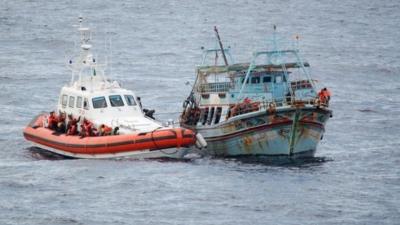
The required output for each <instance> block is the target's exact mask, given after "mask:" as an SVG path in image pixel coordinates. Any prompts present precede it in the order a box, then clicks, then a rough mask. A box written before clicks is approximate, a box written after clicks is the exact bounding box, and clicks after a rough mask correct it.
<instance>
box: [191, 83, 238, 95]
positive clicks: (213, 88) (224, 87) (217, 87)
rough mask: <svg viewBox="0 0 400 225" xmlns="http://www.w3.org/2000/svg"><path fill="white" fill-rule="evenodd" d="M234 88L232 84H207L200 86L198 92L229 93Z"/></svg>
mask: <svg viewBox="0 0 400 225" xmlns="http://www.w3.org/2000/svg"><path fill="white" fill-rule="evenodd" d="M230 88H232V83H231V82H218V83H206V84H200V85H199V86H198V90H197V91H198V92H201V93H204V92H227V91H229V89H230Z"/></svg>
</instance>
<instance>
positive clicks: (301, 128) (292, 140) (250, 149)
mask: <svg viewBox="0 0 400 225" xmlns="http://www.w3.org/2000/svg"><path fill="white" fill-rule="evenodd" d="M330 116H331V111H330V110H327V109H321V108H316V107H301V108H292V107H282V108H281V109H279V108H278V109H277V111H276V112H275V113H273V114H269V113H268V112H266V111H264V112H262V111H261V112H260V111H259V112H254V113H248V114H244V115H240V116H236V117H234V118H231V119H228V120H226V121H225V122H223V123H220V124H218V125H216V126H213V127H210V126H208V127H204V128H202V127H201V126H197V127H196V129H197V131H198V132H199V133H200V134H202V135H203V137H204V138H205V140H206V141H207V144H208V147H207V152H208V154H210V155H212V156H217V157H234V156H246V155H264V156H290V157H298V156H301V157H303V156H306V157H312V156H314V153H315V151H316V148H317V145H318V143H319V141H320V140H321V139H322V137H323V134H324V131H325V129H324V127H325V123H326V122H327V120H328V119H329V117H330Z"/></svg>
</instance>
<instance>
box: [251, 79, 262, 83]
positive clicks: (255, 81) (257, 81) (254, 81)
mask: <svg viewBox="0 0 400 225" xmlns="http://www.w3.org/2000/svg"><path fill="white" fill-rule="evenodd" d="M251 83H252V84H258V83H260V77H252V78H251Z"/></svg>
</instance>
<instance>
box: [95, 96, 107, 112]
mask: <svg viewBox="0 0 400 225" xmlns="http://www.w3.org/2000/svg"><path fill="white" fill-rule="evenodd" d="M92 102H93V108H95V109H98V108H106V107H107V102H106V98H104V97H96V98H93V99H92Z"/></svg>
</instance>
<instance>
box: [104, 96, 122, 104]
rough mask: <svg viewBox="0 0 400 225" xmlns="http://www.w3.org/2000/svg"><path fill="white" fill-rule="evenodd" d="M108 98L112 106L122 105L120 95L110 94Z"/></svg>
mask: <svg viewBox="0 0 400 225" xmlns="http://www.w3.org/2000/svg"><path fill="white" fill-rule="evenodd" d="M108 98H109V99H110V104H111V106H112V107H120V106H124V102H123V101H122V98H121V96H120V95H110V96H109V97H108Z"/></svg>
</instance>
